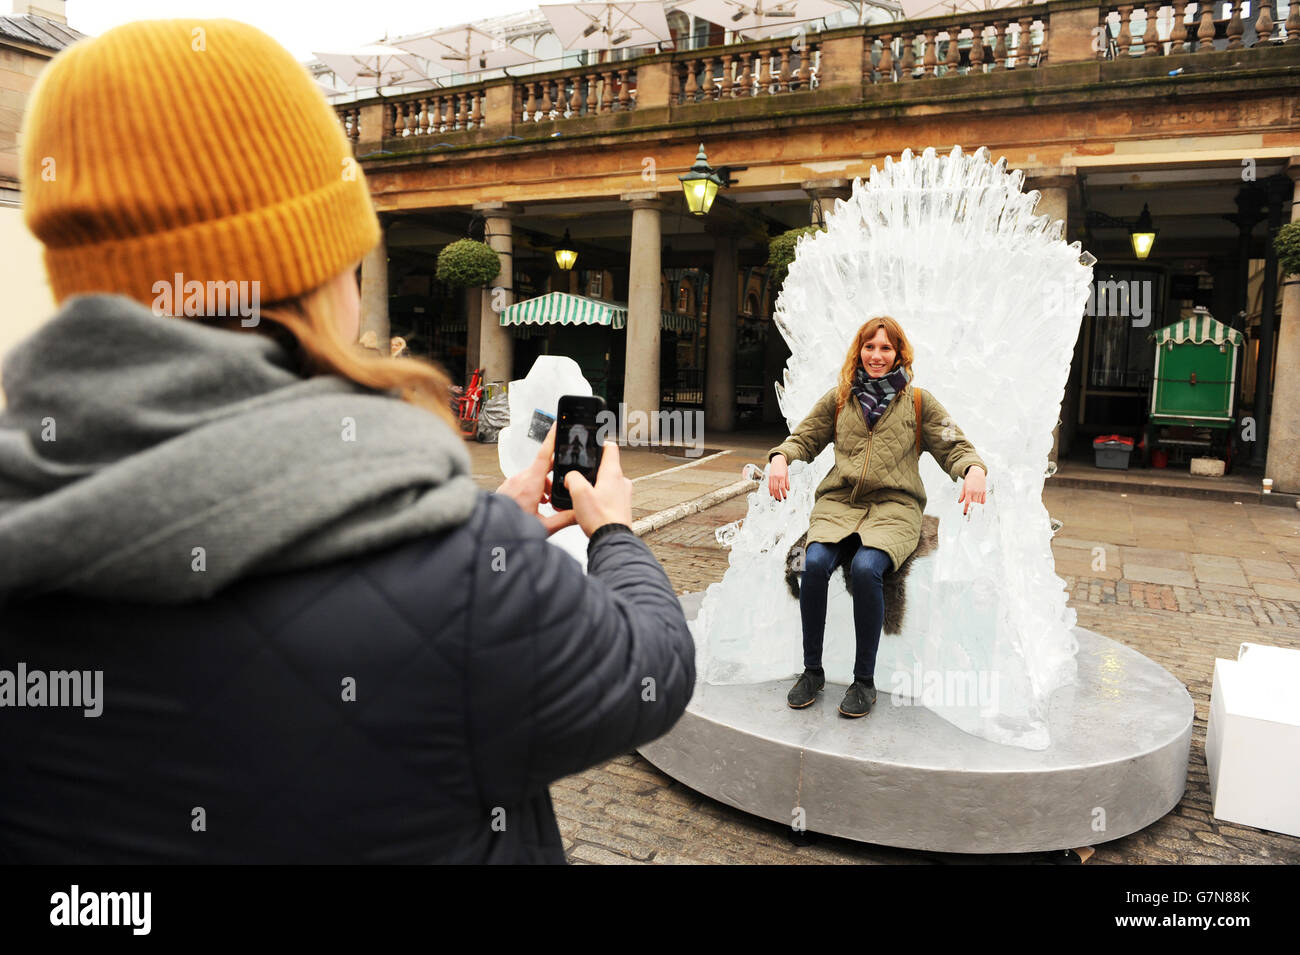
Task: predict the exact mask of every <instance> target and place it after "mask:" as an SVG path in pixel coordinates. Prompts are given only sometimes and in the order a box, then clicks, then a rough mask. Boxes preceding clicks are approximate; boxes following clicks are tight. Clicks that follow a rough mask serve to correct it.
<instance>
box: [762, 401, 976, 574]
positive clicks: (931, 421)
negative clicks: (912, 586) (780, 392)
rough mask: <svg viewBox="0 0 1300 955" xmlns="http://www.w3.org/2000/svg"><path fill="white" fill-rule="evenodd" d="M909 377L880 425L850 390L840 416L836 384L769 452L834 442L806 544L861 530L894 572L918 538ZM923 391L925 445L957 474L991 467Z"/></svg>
mask: <svg viewBox="0 0 1300 955" xmlns="http://www.w3.org/2000/svg"><path fill="white" fill-rule="evenodd" d="M914 387H915V386H914V385H912V384H911V383H909V384H908V385H907V387H905V388H904V389H903V390H902V391H901V392H899V393H898V394H897V395H895V396H894V397H893V399H892V400H891V401H890V403H889V407H888V408H886V409H885V413H884V414H883V415H881V416H880V419H879V420H878V421H877V422H876V426H875V427H874V428H872V429H870V430H868V428H867V422H866V419H865V418H864V417H863V414H862V408H861V406H860V405H859V404H858V402H857V399H856V398H854V397H853V395H852V394H850V395H849V397H848V400H847V401H845V402H844V407H843V408H841V409H840V413H839V415H838V416H837V415H836V414H835V390H836V389H835V388H831V390H830V391H828V392H826V394H824V395H822V397H821V398H819V399H818V401H817V404H815V405H813V409H812V411H810V412H809V413H808V416H807V417H806V418H804V419H803V420H802V421H801V422H799V426H798V427H797V428H795V429H794V433H793V434H792V435H790V436H789V437H788V438H786V439H785V440H784V441H783V442H781V443H780V444H779V445H777V446H776V447H775V448H772V449H771V450H770V451H768V452H767V457H768V460H769V461H770V460H771V458H772V455H774V454H784V455H785V459H786V460H787V461H812V460H813V458H815V457H817V455H818V454H820V453H821V451H822V449H823V448H825V447H826V445H827V444H830V443H832V442H833V443H834V445H835V464H834V466H833V467H832V468H831V470H830V471H829V472H828V473H827V475H826V477H825V479H824V480H823V481H822V483H821V484H819V485H818V486H817V491H816V494H815V503H814V504H813V509H812V517H811V519H810V522H809V526H808V542H809V543H812V542H813V541H824V542H826V543H828V544H833V543H835V542H837V541H841V540H843V539H844V538H846V537H848V536H849V535H850V534H852V533H855V532H856V533H857V534H858V535H859V536H860V538H861V539H862V543H863V544H864V545H865V546H867V547H878V548H880V549H881V550H883V551H885V552H886V553H887V554H889V557H890V559H891V560H892V561H893V563H894V568H893V569H894V570H897V569H898V566H899V565H900V564H901V563H902V562H903V561H904V560H906V559H907V557H908V555H910V554H911V553H912V551H913V550H915V549H916V545H917V542H918V541H920V539H921V514H922V512H924V510H925V486H924V485H923V484H922V483H921V472H920V470H919V464H920V456H919V455H918V454H917V453H916V412H915V408H914V404H913V400H914V399H913V392H912V389H913V388H914ZM917 390H918V391H919V392H920V394H921V450H922V451H929V452H930V454H931V455H933V456H934V459H935V460H936V461H938V462H939V466H940V467H941V468H943V469H944V470H945V471H947V472H948V474H949V475H951V476H952V479H953V480H954V481H958V480H960V479H961V478H962V477H963V476H964V475H965V474H966V469H967V468H969V467H970V466H971V465H972V464H978V465H979V466H980V467H981V468H983V469H984V471H985V473H987V472H988V467H987V466H986V465H985V464H984V462H983V460H981V459H980V456H979V455H978V454H977V453H976V451H975V448H974V446H973V445H972V444H971V443H970V442H969V441H967V440H966V437H965V436H964V435H963V434H962V433H961V429H960V428H958V427H957V425H956V423H955V422H954V421H953V420H952V419H951V418H950V417H949V416H948V412H947V411H946V410H945V409H944V407H943V405H941V404H939V402H938V401H937V400H935V397H934V396H933V395H932V394H930V393H929V392H928V391H926V390H925V389H924V388H920V389H917Z"/></svg>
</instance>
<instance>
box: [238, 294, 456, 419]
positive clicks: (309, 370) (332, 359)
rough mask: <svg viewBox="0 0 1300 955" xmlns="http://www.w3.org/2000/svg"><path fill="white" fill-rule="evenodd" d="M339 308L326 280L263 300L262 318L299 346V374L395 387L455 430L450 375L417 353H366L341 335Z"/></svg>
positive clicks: (385, 388)
mask: <svg viewBox="0 0 1300 955" xmlns="http://www.w3.org/2000/svg"><path fill="white" fill-rule="evenodd" d="M338 312H339V306H338V302H337V301H336V299H335V298H334V296H333V294H331V286H330V285H329V284H328V283H327V284H325V285H320V286H317V287H316V288H314V289H312V290H310V291H308V292H305V293H303V294H302V295H300V296H298V297H297V298H294V299H289V300H287V301H283V302H273V303H269V304H267V305H264V306H263V307H262V311H261V317H262V318H264V319H269V320H270V321H271V322H273V323H275V324H276V325H278V326H280V327H281V328H283V329H284V330H285V331H287V332H288V333H289V334H290V335H291V336H292V337H293V339H294V341H295V342H296V344H297V346H298V348H299V349H300V351H301V356H302V359H303V365H304V367H303V368H302V373H303V374H333V375H338V376H339V377H341V378H346V379H348V380H349V381H354V382H356V383H357V384H359V385H362V386H364V387H367V388H373V389H374V390H376V391H395V392H397V393H398V395H399V396H400V398H401V400H403V401H405V402H407V403H408V404H413V405H416V406H417V407H420V408H424V409H425V410H426V411H431V412H433V413H434V414H435V415H437V416H438V417H439V418H441V419H442V420H443V421H445V422H447V424H448V425H449V426H450V427H451V428H452V429H453V430H459V423H458V422H457V421H456V416H455V415H454V414H452V410H451V378H450V377H449V376H448V374H447V372H446V371H444V370H443V369H442V368H441V367H439V366H438V365H437V364H435V363H433V362H430V361H426V360H424V359H422V358H391V357H389V356H387V355H382V354H377V353H375V352H373V351H371V352H367V351H366V350H365V347H364V346H362V345H360V344H358V343H356V342H350V341H348V340H347V338H346V337H345V336H344V334H343V332H342V331H341V330H340V329H339V320H338ZM258 327H260V326H258ZM254 330H256V329H254ZM267 331H271V332H272V333H273V331H274V330H267Z"/></svg>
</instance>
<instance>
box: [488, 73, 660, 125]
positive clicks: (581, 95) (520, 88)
mask: <svg viewBox="0 0 1300 955" xmlns="http://www.w3.org/2000/svg"><path fill="white" fill-rule="evenodd" d="M511 101H512V102H513V103H514V104H515V108H514V110H513V111H512V112H513V115H515V116H516V117H518V118H519V121H520V122H523V123H540V122H543V121H545V120H557V119H573V118H574V117H578V116H597V115H600V114H602V113H614V112H618V113H623V112H627V111H628V110H631V109H636V67H635V66H627V65H622V64H617V63H600V64H596V65H594V66H582V67H576V68H570V69H567V70H564V71H561V72H558V73H553V74H551V75H549V76H543V77H537V78H534V77H529V78H526V79H520V80H516V81H515V83H514V86H513V88H512V90H511Z"/></svg>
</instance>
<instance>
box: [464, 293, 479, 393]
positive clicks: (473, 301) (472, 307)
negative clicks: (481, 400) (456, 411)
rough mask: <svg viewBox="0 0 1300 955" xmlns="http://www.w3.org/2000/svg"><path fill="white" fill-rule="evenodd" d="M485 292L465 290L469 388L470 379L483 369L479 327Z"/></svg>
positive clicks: (466, 352) (466, 367) (466, 366)
mask: <svg viewBox="0 0 1300 955" xmlns="http://www.w3.org/2000/svg"><path fill="white" fill-rule="evenodd" d="M482 298H483V290H482V289H481V288H467V289H465V384H466V385H467V386H468V385H469V382H470V379H471V378H473V377H474V371H475V369H477V368H481V367H482V365H480V364H479V358H480V357H481V355H482V349H480V348H479V339H480V337H481V336H480V334H479V333H480V331H482V329H481V328H480V327H479V310H480V309H481V308H482V307H483V306H482Z"/></svg>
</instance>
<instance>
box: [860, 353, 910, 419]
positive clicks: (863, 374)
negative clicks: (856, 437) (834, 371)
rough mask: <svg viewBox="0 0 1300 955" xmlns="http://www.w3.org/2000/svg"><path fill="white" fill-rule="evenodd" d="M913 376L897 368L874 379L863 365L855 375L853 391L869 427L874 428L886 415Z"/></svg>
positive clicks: (903, 369)
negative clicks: (892, 402) (891, 404)
mask: <svg viewBox="0 0 1300 955" xmlns="http://www.w3.org/2000/svg"><path fill="white" fill-rule="evenodd" d="M910 378H911V376H910V375H908V373H907V369H906V368H903V367H899V368H895V369H894V370H893V371H891V372H890V373H889V374H887V375H884V376H882V377H880V378H872V377H871V376H870V375H868V374H867V370H866V369H865V368H863V367H862V366H861V365H859V366H858V370H857V371H856V372H855V373H854V375H853V385H852V389H851V390H852V391H853V395H854V397H855V398H857V399H858V404H859V405H861V406H862V416H863V417H864V418H866V419H867V427H868V428H869V429H870V428H874V427H875V426H876V422H877V421H879V420H880V416H881V415H882V414H884V413H885V409H886V408H888V407H889V403H890V402H891V401H892V400H893V399H894V395H896V394H898V393H899V392H900V391H902V390H903V388H905V387H906V386H907V382H908V381H909V380H910Z"/></svg>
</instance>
